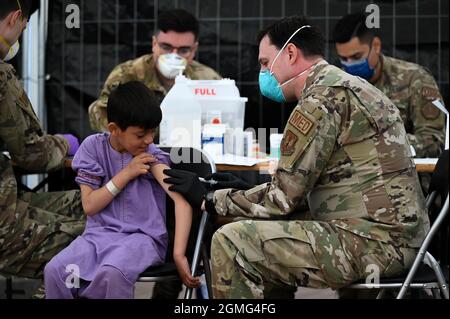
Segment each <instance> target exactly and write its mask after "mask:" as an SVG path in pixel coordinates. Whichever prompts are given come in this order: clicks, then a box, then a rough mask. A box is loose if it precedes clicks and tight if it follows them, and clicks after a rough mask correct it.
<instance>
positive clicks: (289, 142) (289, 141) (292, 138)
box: [280, 129, 298, 156]
mask: <svg viewBox="0 0 450 319" xmlns="http://www.w3.org/2000/svg"><path fill="white" fill-rule="evenodd" d="M297 141H298V136H297V135H296V134H295V133H294V132H292V131H291V130H289V129H288V130H287V131H286V133H285V134H284V136H283V139H282V140H281V146H280V152H281V155H283V156H291V155H292V154H294V151H295V144H296V143H297Z"/></svg>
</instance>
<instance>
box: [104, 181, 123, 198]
mask: <svg viewBox="0 0 450 319" xmlns="http://www.w3.org/2000/svg"><path fill="white" fill-rule="evenodd" d="M106 189H107V190H108V191H109V192H110V193H111V195H113V196H114V197H116V196H117V195H118V194H119V193H120V192H121V191H122V190H121V189H120V188H118V187H117V186H116V185H114V183H113V181H112V180H110V181H109V182H108V183H106Z"/></svg>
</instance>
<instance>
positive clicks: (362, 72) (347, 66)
mask: <svg viewBox="0 0 450 319" xmlns="http://www.w3.org/2000/svg"><path fill="white" fill-rule="evenodd" d="M371 51H372V46H371V47H370V50H369V54H368V55H367V58H365V59H361V60H358V61H353V62H347V61H344V60H341V64H342V66H343V68H344V71H345V72H347V73H350V74H352V75H356V76H359V77H361V78H363V79H366V80H370V79H371V78H372V77H373V75H374V74H375V68H372V67H371V66H370V64H369V55H370V52H371Z"/></svg>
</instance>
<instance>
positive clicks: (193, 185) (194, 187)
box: [164, 169, 207, 208]
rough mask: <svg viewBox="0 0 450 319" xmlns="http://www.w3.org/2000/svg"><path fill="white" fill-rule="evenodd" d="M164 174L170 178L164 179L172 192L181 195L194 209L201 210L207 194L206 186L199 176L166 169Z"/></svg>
mask: <svg viewBox="0 0 450 319" xmlns="http://www.w3.org/2000/svg"><path fill="white" fill-rule="evenodd" d="M164 174H166V175H167V176H170V177H168V178H165V179H164V182H165V183H167V184H172V186H170V187H169V190H170V191H173V192H177V193H180V194H181V195H183V197H184V198H185V199H186V200H187V201H188V202H189V204H191V206H192V207H194V208H201V206H202V203H203V199H204V196H205V194H206V192H207V189H206V187H205V185H203V183H202V182H200V180H199V179H198V175H197V174H195V173H192V172H189V171H183V170H179V169H165V170H164Z"/></svg>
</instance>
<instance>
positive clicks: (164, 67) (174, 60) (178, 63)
mask: <svg viewBox="0 0 450 319" xmlns="http://www.w3.org/2000/svg"><path fill="white" fill-rule="evenodd" d="M186 65H187V60H186V59H185V58H183V57H181V56H179V55H178V54H176V53H167V54H162V55H160V56H159V58H158V64H157V66H158V70H159V72H161V74H162V75H163V76H164V77H165V78H166V79H171V80H172V79H175V77H176V76H177V75H178V74H182V73H183V70H184V69H186Z"/></svg>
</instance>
